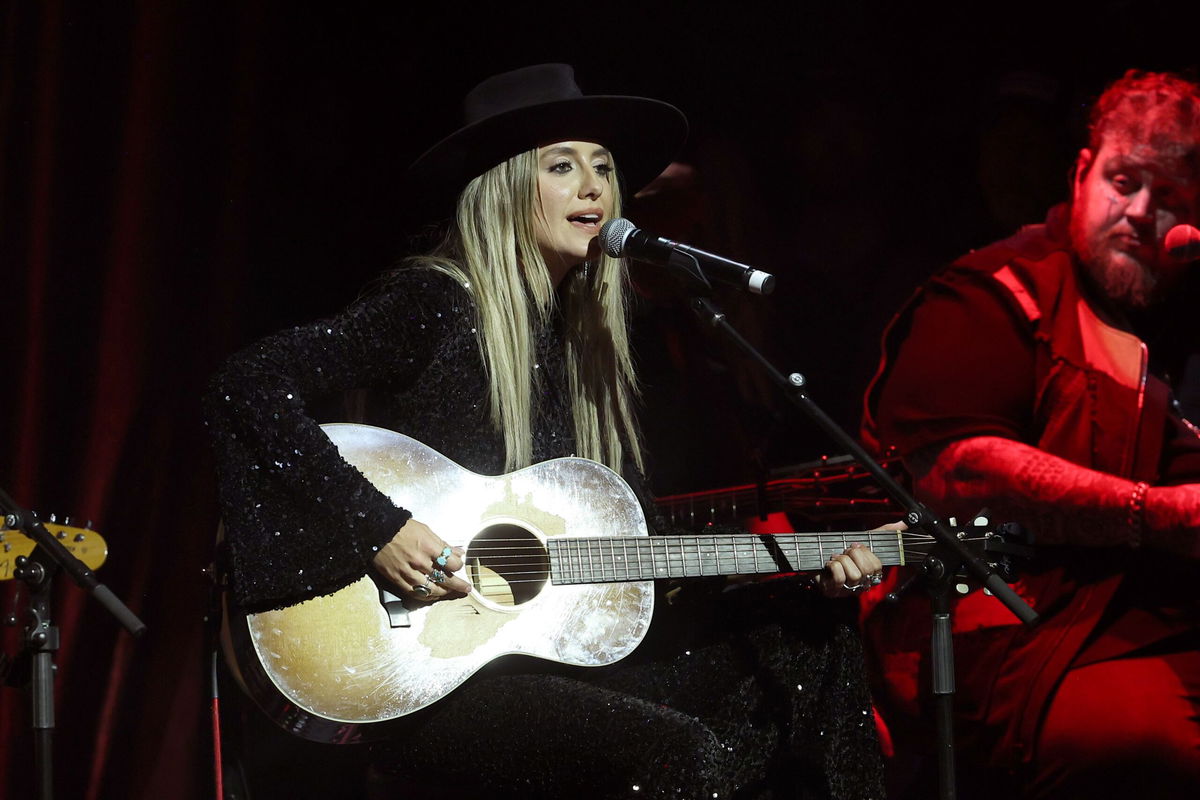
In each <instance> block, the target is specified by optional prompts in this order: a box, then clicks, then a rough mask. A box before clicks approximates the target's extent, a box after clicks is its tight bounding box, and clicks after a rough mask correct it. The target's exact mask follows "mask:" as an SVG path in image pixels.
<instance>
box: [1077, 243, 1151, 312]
mask: <svg viewBox="0 0 1200 800" xmlns="http://www.w3.org/2000/svg"><path fill="white" fill-rule="evenodd" d="M1071 244H1072V246H1073V247H1074V250H1075V253H1076V255H1077V256H1078V257H1079V260H1080V262H1081V263H1082V264H1083V267H1084V271H1085V272H1086V274H1087V276H1088V277H1089V278H1090V279H1091V282H1092V284H1093V286H1094V287H1095V288H1096V289H1097V290H1098V291H1099V292H1100V293H1101V294H1102V295H1103V296H1104V297H1107V298H1108V299H1109V300H1110V301H1112V303H1113V304H1114V305H1117V306H1119V307H1121V308H1125V309H1130V310H1140V309H1143V308H1147V307H1148V306H1150V305H1152V304H1153V303H1154V302H1155V301H1156V300H1157V299H1158V295H1159V290H1160V288H1161V287H1160V285H1159V284H1160V281H1159V274H1158V272H1157V270H1155V269H1153V268H1152V267H1149V266H1147V265H1145V264H1143V263H1142V262H1141V261H1140V260H1138V259H1137V258H1135V257H1134V256H1133V255H1132V254H1130V253H1126V252H1123V251H1121V250H1118V249H1116V248H1115V247H1113V245H1112V243H1111V242H1110V241H1108V239H1107V237H1105V238H1103V239H1102V240H1101V241H1100V242H1093V241H1092V240H1091V239H1090V238H1088V237H1087V236H1086V235H1083V232H1082V231H1079V230H1076V229H1075V226H1074V225H1072V230H1071Z"/></svg>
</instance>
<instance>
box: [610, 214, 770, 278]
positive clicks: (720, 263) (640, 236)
mask: <svg viewBox="0 0 1200 800" xmlns="http://www.w3.org/2000/svg"><path fill="white" fill-rule="evenodd" d="M600 248H601V249H602V250H604V252H605V253H607V254H608V255H610V256H613V257H614V258H622V257H625V256H628V257H629V258H634V259H637V260H638V261H645V262H647V263H650V264H659V265H662V266H670V267H680V268H682V269H684V270H685V271H687V272H688V273H689V274H692V270H691V269H690V266H691V265H690V264H687V263H686V261H691V260H694V261H695V263H696V265H698V266H699V267H700V268H701V276H702V277H705V278H712V279H714V280H718V281H721V282H722V283H729V284H732V285H734V286H740V287H742V288H743V289H747V290H749V291H751V292H753V293H754V294H770V293H771V292H773V291H775V276H774V275H770V274H768V273H766V272H763V271H762V270H758V269H755V268H754V267H748V266H746V265H745V264H739V263H738V262H736V261H731V260H730V259H728V258H723V257H722V256H718V255H715V254H713V253H706V252H705V251H703V250H701V249H699V248H697V247H692V246H690V245H686V244H680V243H679V242H673V241H671V240H670V239H664V238H663V237H661V236H655V235H654V234H652V233H648V232H646V231H644V230H641V229H640V228H638V227H636V226H635V225H634V224H633V223H632V222H630V221H629V220H627V219H621V218H619V217H618V218H617V219H610V220H609V221H608V222H606V223H604V224H603V225H601V226H600ZM689 257H690V258H689ZM681 259H684V260H685V264H683V265H681V264H680V263H679V261H680V260H681Z"/></svg>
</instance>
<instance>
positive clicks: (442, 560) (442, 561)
mask: <svg viewBox="0 0 1200 800" xmlns="http://www.w3.org/2000/svg"><path fill="white" fill-rule="evenodd" d="M452 552H454V551H453V550H451V549H450V548H449V547H443V548H442V554H441V555H440V556H438V557H437V558H435V559H434V561H436V562H437V565H438V566H439V567H444V566H446V562H447V561H448V560H449V559H450V554H451V553H452Z"/></svg>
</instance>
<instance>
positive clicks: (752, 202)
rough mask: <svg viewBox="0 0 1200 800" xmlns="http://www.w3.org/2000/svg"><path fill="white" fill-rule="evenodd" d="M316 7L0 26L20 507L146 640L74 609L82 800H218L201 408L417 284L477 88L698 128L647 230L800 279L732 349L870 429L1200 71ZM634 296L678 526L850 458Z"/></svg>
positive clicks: (34, 11) (640, 19)
mask: <svg viewBox="0 0 1200 800" xmlns="http://www.w3.org/2000/svg"><path fill="white" fill-rule="evenodd" d="M301 5H302V4H293V3H284V2H270V1H269V0H246V2H242V3H236V4H229V5H225V4H220V3H217V4H213V3H186V2H161V3H153V2H107V3H83V2H80V3H66V2H63V1H62V0H44V1H43V2H14V1H13V0H9V1H8V2H5V3H4V5H3V12H2V16H0V41H2V43H3V49H2V50H0V148H2V154H0V265H2V269H3V281H2V283H0V299H2V300H3V305H4V314H3V320H4V331H3V334H2V335H0V343H2V344H0V365H2V367H3V369H4V374H5V375H6V377H7V381H6V385H5V387H4V390H3V391H0V442H3V444H4V445H5V454H4V457H3V458H0V486H3V487H4V488H6V489H7V490H8V491H9V492H10V493H11V494H13V495H14V496H15V497H16V498H17V499H18V500H20V501H21V502H23V503H24V504H26V505H28V506H32V507H34V508H36V509H39V510H40V511H42V512H43V513H50V512H56V513H58V514H59V515H63V514H70V515H72V517H73V519H75V520H78V521H82V520H85V519H90V520H93V521H94V523H95V526H96V528H97V529H98V530H99V531H100V532H101V533H102V534H103V535H104V536H105V537H106V538H107V540H108V542H109V546H110V551H111V555H110V560H109V563H108V564H107V565H105V566H104V567H103V569H102V570H101V571H100V577H101V578H102V579H103V580H104V581H105V582H106V583H108V584H109V585H110V587H111V588H113V590H114V591H115V592H116V593H117V594H118V595H119V596H121V597H122V598H124V599H125V600H126V601H127V602H128V603H129V605H130V606H131V607H132V608H133V609H134V611H135V612H137V613H139V614H140V615H141V616H142V617H143V619H144V620H145V621H146V622H147V623H148V624H149V627H150V630H149V633H148V634H147V635H146V636H145V637H144V638H143V639H142V640H140V641H133V640H131V639H130V638H129V637H128V636H127V635H125V634H123V633H120V632H119V631H118V629H117V627H116V624H115V623H114V622H113V621H112V620H111V619H110V618H109V617H108V616H107V615H106V614H105V613H104V612H102V611H101V610H100V609H99V608H98V607H97V606H96V605H95V604H94V603H91V602H89V601H86V598H85V597H84V596H83V595H82V593H81V592H79V591H78V590H77V589H75V588H74V587H71V586H60V587H59V592H58V602H57V604H56V612H57V620H58V622H59V624H60V625H61V627H62V630H63V647H62V650H61V651H60V653H59V654H58V660H59V664H60V670H59V676H58V683H57V688H58V697H57V699H58V704H59V705H58V709H59V716H58V725H59V731H58V733H59V738H58V749H57V763H58V786H59V792H60V795H61V796H63V797H83V798H89V799H94V798H132V797H138V798H142V797H146V798H167V797H170V798H199V797H203V796H211V788H210V786H211V783H210V777H209V774H208V763H209V759H210V748H209V744H208V739H207V737H208V729H207V720H206V701H205V687H204V680H203V671H202V663H203V649H204V642H203V637H202V617H203V613H204V600H205V582H204V580H203V578H202V575H201V568H202V567H203V566H204V565H205V564H206V563H207V562H208V559H209V557H210V546H211V542H212V537H213V531H214V529H215V527H216V522H217V518H216V512H215V507H214V489H213V483H214V482H213V479H212V475H211V459H210V456H209V453H208V449H207V443H206V441H205V438H204V432H203V426H202V422H201V420H200V416H199V412H198V403H197V401H198V398H199V395H200V393H201V392H202V390H203V387H204V384H205V381H206V379H207V376H208V375H209V374H211V373H212V371H213V370H214V369H215V367H216V366H217V364H218V363H219V362H220V360H221V359H222V358H223V357H225V356H226V355H228V354H229V353H231V352H232V351H233V350H235V349H237V348H239V347H241V346H243V345H245V344H247V343H249V342H250V341H251V340H253V339H254V338H256V337H258V336H260V335H262V334H265V333H267V332H269V331H272V330H274V329H277V328H280V327H283V326H285V325H289V324H293V323H296V322H300V321H304V320H308V319H311V318H314V317H318V316H322V315H328V314H331V313H335V312H336V311H337V310H338V309H339V308H341V307H343V306H344V305H345V304H347V303H348V302H350V301H351V300H353V298H354V297H355V296H356V294H357V292H358V291H359V290H360V288H361V287H362V286H363V285H364V284H365V283H366V282H368V281H369V280H370V279H372V278H373V277H374V276H375V275H377V274H378V273H379V272H380V271H381V270H383V269H385V268H387V267H388V266H389V265H390V264H392V263H393V262H394V261H395V259H396V258H397V257H398V256H399V255H401V254H403V253H404V252H405V251H406V249H407V248H408V247H409V246H410V245H409V244H408V239H407V237H408V236H409V235H410V234H412V233H414V232H417V231H418V230H419V225H418V224H417V223H418V222H419V220H418V219H417V218H416V217H415V216H414V215H413V214H412V213H411V209H413V208H419V207H420V203H419V198H412V197H410V196H407V195H406V193H405V191H404V189H403V176H404V169H405V166H406V165H407V164H408V163H409V162H410V161H411V160H412V159H413V158H414V157H415V156H416V155H418V154H419V153H420V152H421V151H422V150H423V149H424V148H425V147H426V146H428V145H429V144H430V143H431V142H432V141H434V140H435V139H437V138H439V137H440V136H441V135H442V134H444V133H445V132H448V131H449V130H451V129H452V128H453V127H455V126H456V124H455V115H456V113H457V112H456V109H457V103H458V100H459V98H460V97H461V95H462V94H463V92H464V91H465V90H466V89H467V88H469V87H470V86H471V85H472V84H474V83H475V82H476V81H477V80H478V79H480V78H481V77H483V76H485V75H487V74H490V73H493V72H498V71H501V70H504V69H508V68H513V67H517V66H522V65H525V64H529V63H536V62H541V61H550V60H562V61H568V62H570V63H574V64H575V65H576V66H577V71H578V76H579V79H580V82H581V84H582V85H583V87H584V89H585V91H587V92H589V93H604V92H612V93H628V94H644V95H648V96H652V97H659V98H662V99H666V100H669V101H672V102H674V103H676V104H677V105H679V106H680V107H681V108H683V109H684V110H685V111H686V112H687V113H688V114H689V116H690V117H691V120H692V123H693V135H692V139H691V141H690V142H689V145H688V147H687V150H686V152H685V153H684V154H682V156H681V161H682V162H684V163H685V164H687V165H689V166H690V167H691V169H690V170H688V169H685V170H679V171H678V173H679V174H678V175H677V177H676V179H675V180H673V181H672V182H669V183H668V184H667V185H665V186H664V187H663V191H661V192H660V193H658V194H657V195H655V196H654V197H652V198H650V199H648V200H647V201H645V202H643V203H641V205H640V208H639V207H638V206H636V205H635V206H634V207H633V208H631V209H630V210H629V212H628V213H629V215H630V216H631V217H632V218H633V219H634V220H635V221H641V222H642V223H643V224H646V225H647V226H648V227H650V223H651V222H653V225H654V226H656V227H657V228H658V229H659V230H661V231H663V232H666V233H670V234H675V235H677V236H678V237H681V238H685V240H687V241H692V242H694V243H695V244H697V245H699V246H703V247H707V248H708V249H712V250H716V251H718V252H723V253H727V254H729V255H731V256H733V257H737V258H741V259H743V260H746V261H750V262H752V263H756V264H759V265H762V266H763V267H765V268H767V269H769V270H771V271H774V272H775V273H777V275H778V277H779V282H780V289H779V291H778V292H777V293H776V295H775V296H774V297H772V298H771V299H769V300H758V299H756V300H750V301H746V300H741V299H739V298H727V304H728V305H729V307H730V309H731V313H732V315H733V316H735V317H736V318H737V319H738V320H739V321H740V322H741V324H743V325H744V326H745V329H746V330H747V331H749V332H751V334H752V335H753V336H754V337H756V338H757V339H759V341H761V342H762V343H763V344H764V345H765V346H766V348H767V350H768V352H769V353H770V354H771V355H772V356H773V357H774V358H775V359H776V360H777V363H780V364H781V365H783V366H785V367H786V368H788V369H799V370H801V371H803V372H805V373H806V374H807V375H808V376H809V378H810V381H811V384H812V386H813V387H814V390H813V393H814V396H816V397H817V399H818V400H820V401H822V402H823V403H824V404H825V405H826V406H827V407H828V409H829V410H830V412H831V413H832V414H833V415H834V416H835V417H836V418H837V419H838V420H839V421H841V422H842V423H843V424H845V425H848V426H853V425H854V424H855V421H856V419H857V414H858V410H857V397H858V395H859V393H860V392H861V391H862V388H863V386H864V384H865V382H866V380H867V378H868V377H869V374H870V371H871V369H872V368H873V366H874V359H875V342H876V340H877V337H878V334H879V331H880V329H881V328H882V326H883V324H884V323H885V321H886V319H887V316H888V314H889V312H890V311H891V310H893V309H894V308H895V307H896V306H897V305H898V304H899V303H900V302H901V300H902V299H903V297H904V296H905V294H906V293H907V291H908V290H909V289H910V288H911V287H912V286H913V285H914V284H915V283H916V282H917V281H918V280H919V279H920V278H922V277H923V276H924V275H926V274H928V272H929V271H931V270H932V269H934V268H935V267H936V266H938V265H939V264H940V263H942V262H944V261H945V260H947V259H948V258H950V257H952V256H953V255H955V254H957V253H958V252H960V251H962V250H964V249H966V248H968V247H970V246H972V245H978V244H982V243H986V242H987V241H989V240H991V239H993V238H995V237H997V236H999V235H1002V234H1005V233H1007V232H1009V231H1011V230H1012V229H1013V228H1014V227H1015V226H1016V225H1018V224H1020V223H1022V222H1030V221H1037V220H1038V219H1039V218H1040V216H1041V214H1042V213H1043V211H1044V209H1045V208H1046V207H1047V206H1048V205H1050V204H1051V203H1053V202H1054V201H1056V200H1057V199H1059V198H1060V197H1061V196H1062V195H1063V194H1064V192H1065V189H1066V185H1067V177H1066V176H1067V169H1068V167H1069V164H1070V161H1071V155H1072V152H1073V150H1072V148H1073V147H1074V146H1076V145H1077V143H1078V133H1079V123H1080V113H1081V107H1082V104H1083V103H1084V102H1085V101H1086V100H1087V99H1089V98H1090V97H1092V96H1094V94H1095V93H1097V92H1098V90H1099V89H1100V88H1101V86H1102V84H1103V83H1104V82H1105V81H1106V80H1108V79H1111V78H1113V77H1116V76H1117V75H1118V74H1120V72H1122V71H1123V70H1124V69H1125V68H1127V67H1130V66H1141V67H1147V68H1159V69H1161V68H1172V69H1183V68H1187V67H1189V66H1190V65H1193V64H1195V63H1196V61H1197V60H1198V56H1197V55H1196V54H1197V42H1200V19H1198V14H1197V12H1196V11H1195V10H1194V9H1195V8H1196V6H1195V4H1194V3H1182V2H1181V3H1178V4H1168V3H1162V2H1148V1H1146V0H1143V1H1142V2H1125V1H1120V2H1117V1H1115V0H1104V1H1102V2H1094V3H1090V4H1080V5H1079V6H1078V7H1077V8H1074V9H1072V10H1070V11H1069V12H1068V11H1067V10H1064V9H1062V8H1061V7H1060V6H1058V5H1056V4H1050V3H1042V4H1039V5H1037V6H1032V7H1029V8H1023V7H1020V6H1015V5H1011V4H1009V5H1005V6H999V5H994V6H989V7H986V8H983V9H981V8H979V7H978V6H977V5H976V4H965V5H964V7H963V8H962V10H959V11H954V12H949V13H938V14H934V13H931V12H919V11H915V10H913V8H912V4H905V7H904V10H897V9H894V8H893V9H890V10H872V9H871V7H869V6H868V5H867V4H861V3H858V2H850V3H842V4H840V8H839V9H838V10H834V9H830V8H820V9H812V8H807V9H806V8H803V7H800V8H797V6H798V5H799V4H789V5H788V6H787V8H788V9H789V10H782V4H780V8H775V7H772V6H766V5H764V6H762V7H756V6H754V5H753V4H738V5H737V6H736V7H735V8H731V9H727V10H723V11H717V12H712V13H711V15H706V16H703V17H699V16H697V15H696V14H697V12H696V11H695V8H696V6H692V10H689V11H681V10H678V9H673V8H671V7H669V6H668V5H665V4H664V5H657V4H656V5H653V6H652V7H651V8H649V9H645V10H642V11H640V12H637V13H633V12H622V11H620V9H618V8H615V7H604V8H602V7H597V6H593V7H590V8H589V10H588V11H586V12H584V13H580V12H579V11H576V10H569V9H568V8H567V7H566V6H563V5H556V6H551V7H544V8H541V9H540V10H539V9H536V8H534V7H527V8H522V9H517V8H515V7H512V6H506V7H505V9H504V10H505V11H506V12H508V15H507V16H498V15H496V14H494V13H490V12H472V11H468V10H467V9H466V8H465V7H457V6H455V7H453V8H447V9H446V10H444V11H420V10H417V9H416V8H415V7H414V6H406V5H404V4H382V3H381V4H377V6H362V7H359V8H357V9H355V8H346V7H342V6H340V5H339V6H335V5H333V4H324V5H313V6H310V7H309V8H307V9H304V8H301ZM381 8H387V9H389V10H380V9H381ZM968 8H969V10H968ZM572 9H573V7H572ZM1056 9H1057V10H1056ZM1056 15H1061V16H1056ZM630 122H631V124H636V120H631V121H630ZM618 157H619V154H618ZM414 201H418V202H414ZM405 209H408V211H406V210H405ZM642 283H643V288H644V290H645V291H644V292H643V300H642V302H641V304H640V311H639V316H638V342H639V357H640V359H641V362H642V368H643V374H644V376H645V380H646V384H647V386H646V404H647V411H646V414H645V420H646V429H647V434H648V438H649V440H650V445H651V447H652V448H653V450H654V451H655V452H656V454H657V461H656V462H655V468H654V471H653V476H652V477H653V479H654V480H655V482H656V484H657V487H656V488H657V489H658V490H659V491H660V492H664V493H665V492H674V491H682V490H688V489H698V488H706V487H710V486H719V485H723V484H727V483H729V482H731V481H735V480H743V481H744V480H753V479H754V478H755V477H757V476H758V475H760V474H762V472H763V471H764V470H767V469H770V468H775V467H778V466H781V465H785V464H788V463H794V462H797V461H802V460H805V459H809V458H812V457H814V456H817V455H818V454H820V453H823V452H827V448H828V446H827V444H826V443H825V442H824V441H822V440H821V438H820V437H819V436H818V435H817V434H816V433H815V432H814V431H813V430H812V429H811V428H810V427H809V426H808V425H807V424H806V423H805V422H803V421H801V420H793V419H791V417H790V416H789V414H788V413H787V412H786V411H785V409H783V408H782V406H781V405H780V404H779V403H778V402H777V401H776V400H775V399H774V398H773V397H772V396H771V395H770V393H769V392H767V391H766V390H765V389H764V388H763V387H762V386H761V383H760V382H758V381H756V380H755V379H754V378H753V376H751V375H750V374H749V373H748V372H747V371H746V370H745V369H744V368H741V367H738V366H737V364H736V363H729V362H728V360H727V359H724V353H723V351H722V349H721V348H720V347H717V346H714V345H713V344H712V343H710V342H708V341H706V340H705V339H704V337H703V335H702V334H701V333H700V332H698V331H697V330H696V327H695V325H694V324H693V323H692V321H691V320H690V319H689V318H688V316H687V314H686V312H684V311H683V310H681V309H680V308H679V307H678V305H677V304H676V303H675V302H673V301H672V299H671V296H670V294H669V293H664V292H663V291H661V290H660V289H655V287H654V281H653V278H652V276H651V277H649V278H647V277H645V276H643V279H642ZM10 596H11V584H6V586H5V590H4V596H3V602H4V606H3V608H4V612H5V613H8V610H9V608H10V603H11V601H10V599H9V598H10ZM15 633H16V632H15V631H14V630H13V629H9V630H8V632H7V633H6V635H5V639H4V646H5V649H6V650H7V651H8V652H12V651H13V650H14V649H15V646H16V635H15ZM24 708H25V707H24V702H23V700H22V698H21V696H20V695H19V694H18V693H17V692H15V691H13V690H5V691H4V692H3V693H0V719H2V720H3V725H2V727H0V794H3V795H4V796H5V797H14V798H15V797H23V796H27V795H28V794H29V792H30V786H31V783H30V779H29V777H28V775H27V772H28V770H29V767H30V764H31V755H30V752H31V751H30V748H29V746H28V744H27V735H26V733H25V730H26V728H25V726H26V724H27V718H26V714H25V710H24Z"/></svg>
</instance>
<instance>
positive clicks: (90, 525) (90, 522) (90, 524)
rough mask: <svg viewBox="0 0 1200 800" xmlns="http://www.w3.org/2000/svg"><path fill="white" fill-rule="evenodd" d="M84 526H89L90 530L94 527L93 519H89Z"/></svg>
mask: <svg viewBox="0 0 1200 800" xmlns="http://www.w3.org/2000/svg"><path fill="white" fill-rule="evenodd" d="M83 527H85V528H87V529H88V530H89V531H90V530H91V529H92V521H91V520H90V519H89V520H88V521H87V524H86V525H84V526H83Z"/></svg>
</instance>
